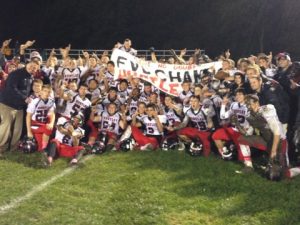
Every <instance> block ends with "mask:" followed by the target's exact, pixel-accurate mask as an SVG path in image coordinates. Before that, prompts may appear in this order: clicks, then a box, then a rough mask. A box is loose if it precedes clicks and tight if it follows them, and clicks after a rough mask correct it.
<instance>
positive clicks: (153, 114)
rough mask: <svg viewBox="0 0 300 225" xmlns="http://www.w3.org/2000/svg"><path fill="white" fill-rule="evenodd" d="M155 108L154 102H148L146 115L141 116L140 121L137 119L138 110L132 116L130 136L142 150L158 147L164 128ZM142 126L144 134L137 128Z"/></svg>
mask: <svg viewBox="0 0 300 225" xmlns="http://www.w3.org/2000/svg"><path fill="white" fill-rule="evenodd" d="M156 110H157V108H156V106H155V105H154V104H148V105H147V110H146V112H147V116H143V117H141V118H140V122H138V121H137V116H138V112H137V113H136V114H135V115H134V116H133V117H132V126H131V129H132V136H133V139H134V140H135V141H136V143H137V144H138V146H139V148H140V150H142V151H143V150H155V149H157V148H158V147H159V142H160V141H161V136H162V133H163V129H164V128H163V124H162V123H161V121H160V120H159V117H158V115H157V111H156ZM142 126H143V128H144V130H145V134H144V133H143V132H142V131H141V130H140V129H139V127H142Z"/></svg>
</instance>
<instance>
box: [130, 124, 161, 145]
mask: <svg viewBox="0 0 300 225" xmlns="http://www.w3.org/2000/svg"><path fill="white" fill-rule="evenodd" d="M131 130H132V136H133V138H134V140H135V141H136V142H137V143H138V145H139V146H140V147H141V146H144V145H146V144H152V145H153V147H154V149H156V148H158V147H159V144H158V141H157V140H156V138H154V137H148V136H146V135H145V134H143V132H142V131H141V130H140V129H139V128H137V127H135V126H131Z"/></svg>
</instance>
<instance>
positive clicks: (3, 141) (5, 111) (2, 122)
mask: <svg viewBox="0 0 300 225" xmlns="http://www.w3.org/2000/svg"><path fill="white" fill-rule="evenodd" d="M39 68H40V62H39V61H36V60H31V61H30V62H29V63H27V64H26V66H25V67H24V68H22V69H18V70H16V71H14V72H12V73H10V74H9V76H8V78H7V80H6V84H5V87H4V88H3V90H2V91H1V92H0V155H1V153H3V152H4V151H5V150H8V149H12V150H13V149H15V148H16V147H17V143H18V141H19V139H20V136H21V133H22V126H23V108H24V107H25V106H26V104H27V103H28V102H29V98H28V97H29V94H30V91H31V84H32V81H33V74H35V73H36V72H37V71H38V70H39Z"/></svg>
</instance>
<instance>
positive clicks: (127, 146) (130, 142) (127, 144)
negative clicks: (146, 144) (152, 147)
mask: <svg viewBox="0 0 300 225" xmlns="http://www.w3.org/2000/svg"><path fill="white" fill-rule="evenodd" d="M134 146H135V140H134V139H133V138H127V139H125V140H124V141H122V142H121V144H120V150H121V151H123V152H128V151H131V150H133V147H134Z"/></svg>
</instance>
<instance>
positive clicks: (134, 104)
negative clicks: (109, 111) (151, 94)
mask: <svg viewBox="0 0 300 225" xmlns="http://www.w3.org/2000/svg"><path fill="white" fill-rule="evenodd" d="M138 102H139V101H138V100H134V99H133V98H131V99H130V100H129V101H128V103H127V106H128V113H129V115H133V114H134V113H135V112H136V110H137V109H138Z"/></svg>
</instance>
